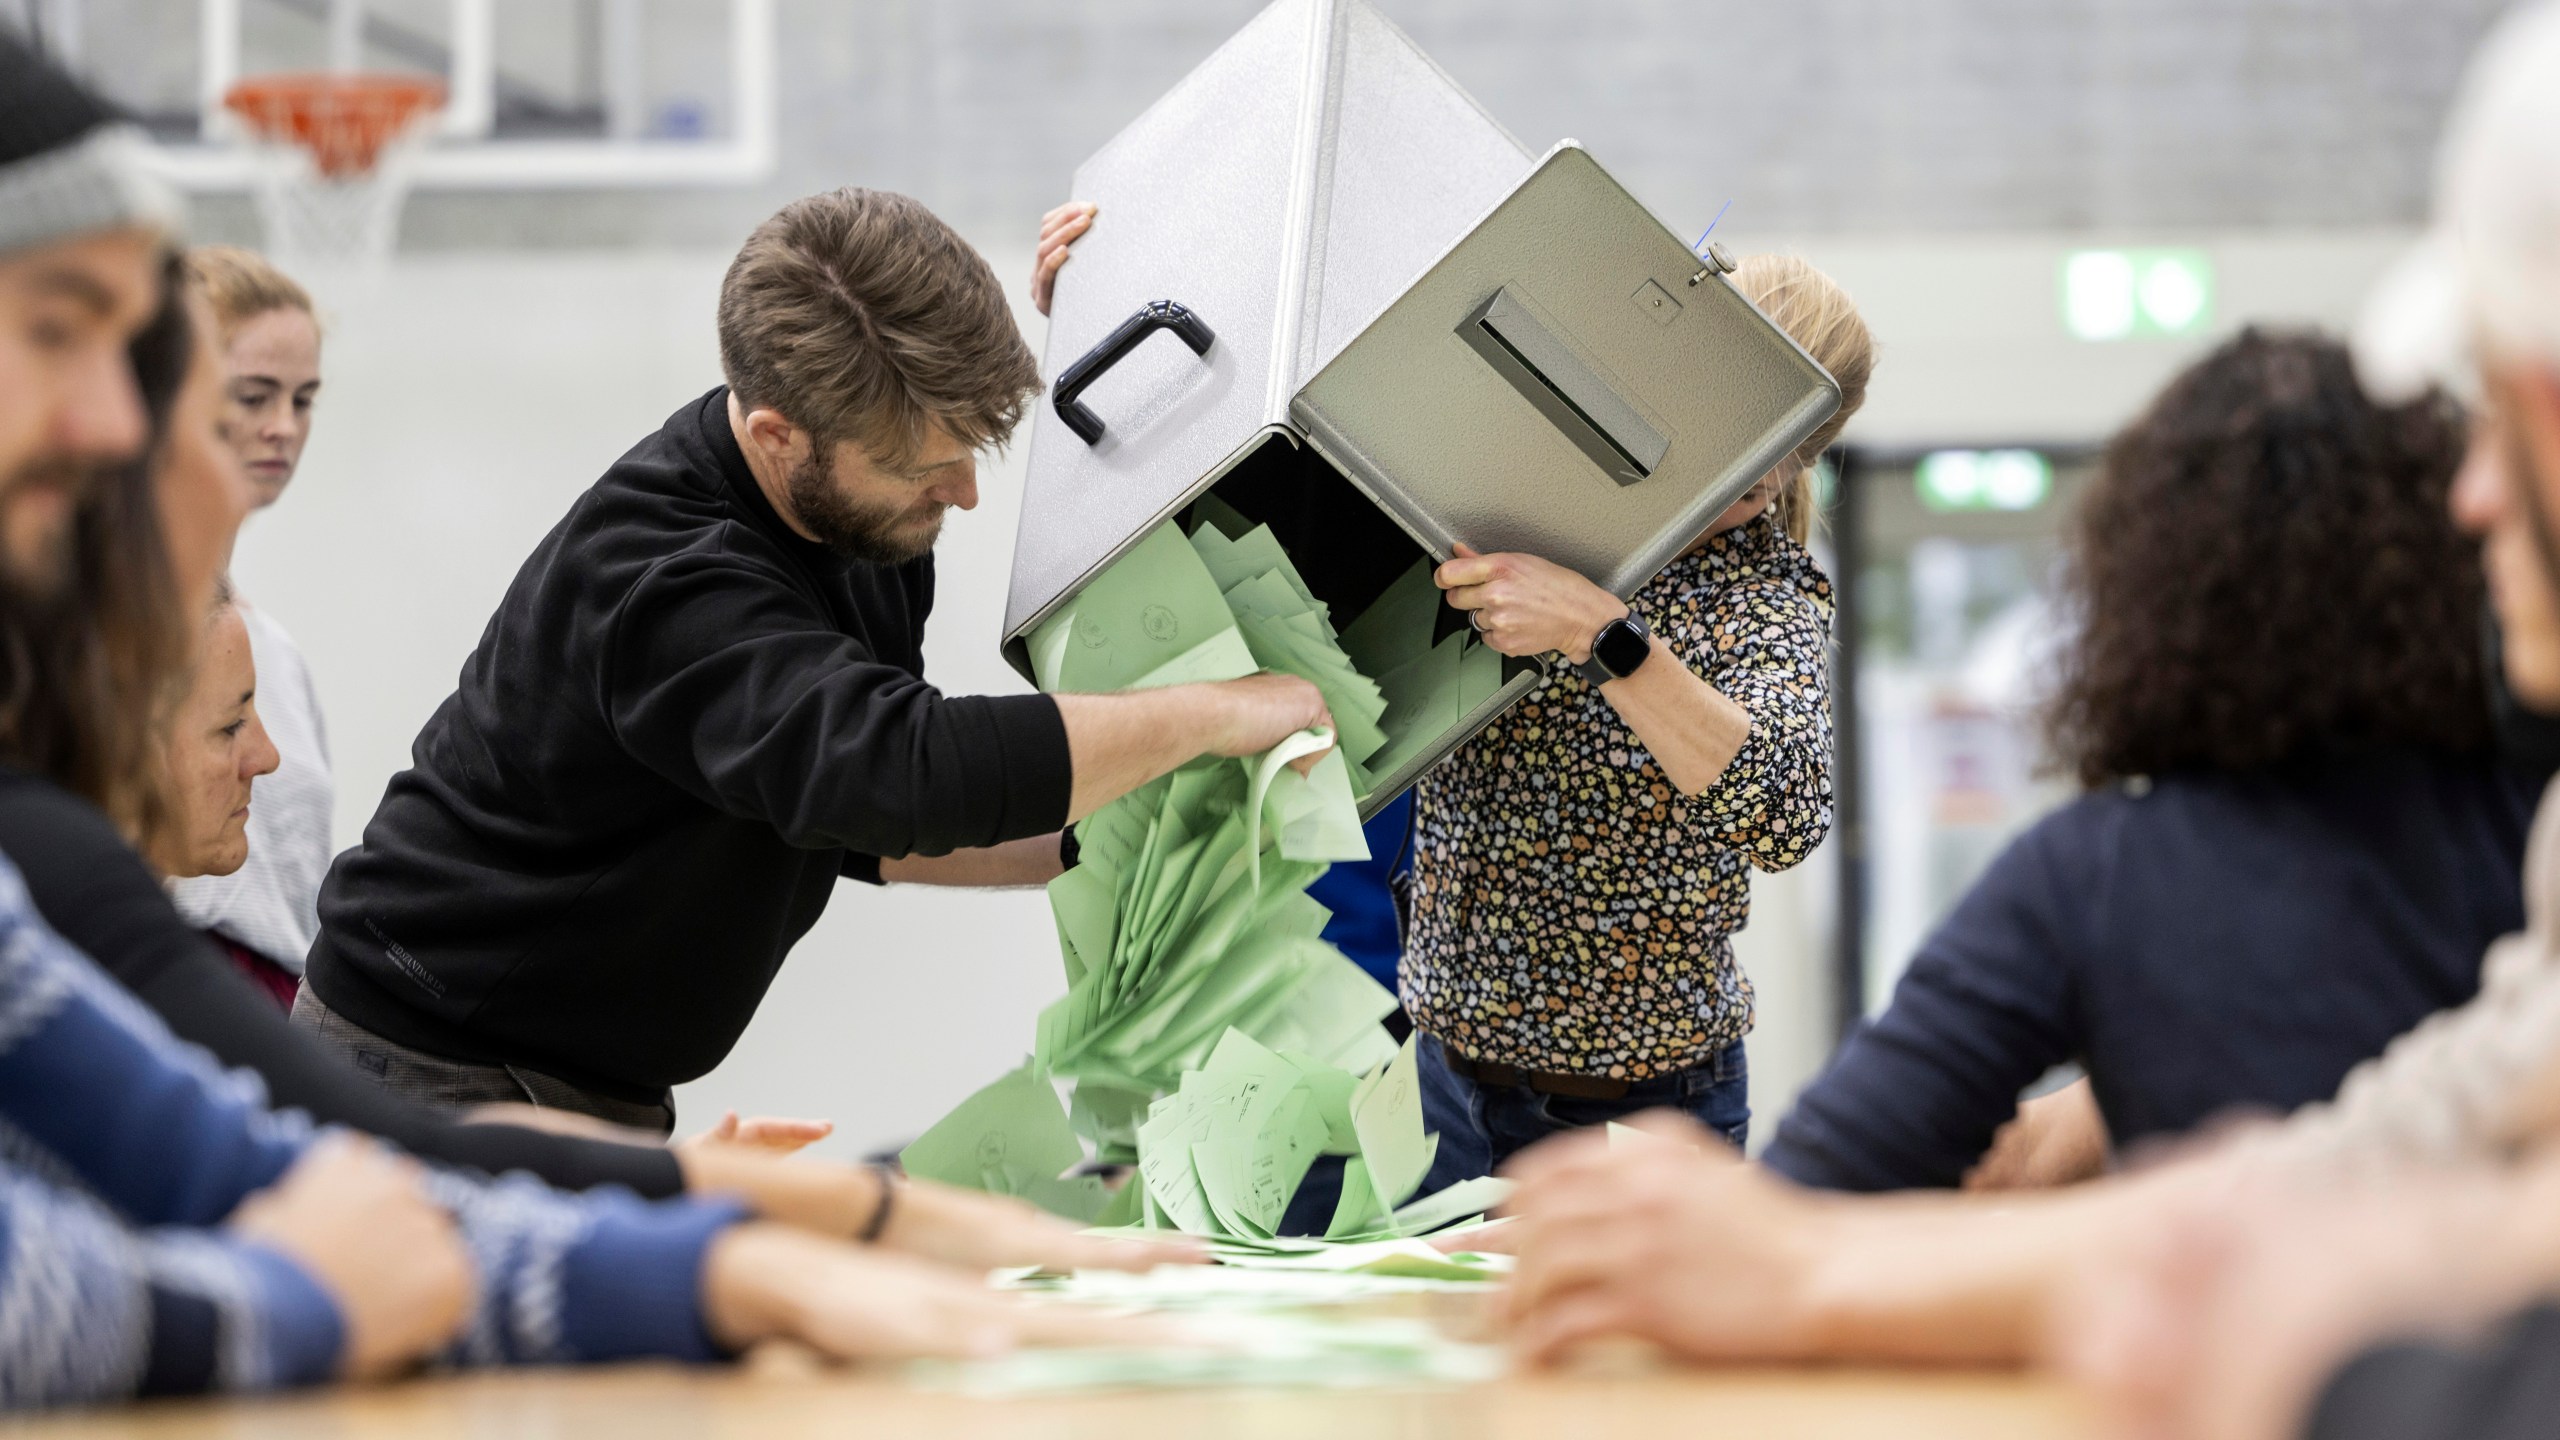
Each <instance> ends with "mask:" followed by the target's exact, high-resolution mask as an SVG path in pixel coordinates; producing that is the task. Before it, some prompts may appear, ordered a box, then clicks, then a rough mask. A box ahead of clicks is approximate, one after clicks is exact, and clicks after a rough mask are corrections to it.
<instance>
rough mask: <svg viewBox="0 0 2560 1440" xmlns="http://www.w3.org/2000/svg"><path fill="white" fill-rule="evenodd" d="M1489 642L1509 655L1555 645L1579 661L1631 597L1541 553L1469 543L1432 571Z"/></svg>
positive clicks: (1542, 651) (1452, 602) (1587, 656)
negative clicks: (1495, 551)
mask: <svg viewBox="0 0 2560 1440" xmlns="http://www.w3.org/2000/svg"><path fill="white" fill-rule="evenodd" d="M1431 578H1432V579H1433V580H1434V581H1435V582H1437V583H1438V584H1439V586H1440V588H1441V589H1442V590H1443V591H1445V592H1447V596H1448V601H1449V604H1450V606H1451V607H1452V608H1454V609H1459V610H1464V611H1467V612H1469V613H1468V616H1467V621H1468V623H1469V624H1472V625H1474V626H1475V627H1476V633H1477V634H1479V635H1482V636H1483V637H1484V643H1485V644H1486V645H1488V646H1491V647H1492V648H1493V649H1494V650H1496V651H1498V652H1499V653H1501V654H1504V655H1543V654H1545V653H1547V652H1548V651H1550V650H1553V651H1556V652H1558V653H1560V654H1562V655H1563V656H1564V658H1566V659H1567V660H1570V661H1572V662H1573V663H1575V664H1576V665H1579V664H1582V663H1583V662H1585V661H1587V660H1589V659H1590V658H1591V642H1592V640H1593V639H1594V638H1596V637H1597V636H1598V635H1599V634H1600V629H1601V627H1602V626H1604V625H1607V624H1608V623H1609V622H1610V621H1612V620H1617V619H1621V618H1624V616H1625V615H1626V613H1627V602H1625V601H1624V600H1621V599H1619V598H1618V597H1617V596H1615V595H1612V594H1610V593H1609V592H1608V591H1606V590H1603V589H1601V588H1600V587H1599V586H1597V585H1594V584H1592V583H1591V582H1590V581H1588V580H1586V579H1584V578H1583V577H1581V576H1580V575H1577V574H1575V573H1574V572H1573V571H1571V570H1568V569H1566V568H1565V567H1563V566H1561V565H1558V564H1556V563H1555V562H1553V561H1551V560H1541V559H1539V558H1538V557H1537V556H1535V555H1515V554H1501V555H1482V554H1478V553H1477V552H1476V551H1475V550H1473V549H1471V548H1469V547H1468V546H1465V545H1460V546H1459V547H1458V553H1457V557H1456V558H1455V559H1452V560H1450V561H1449V562H1448V563H1446V564H1444V565H1442V566H1441V567H1440V568H1439V570H1438V571H1436V572H1434V574H1433V575H1432V577H1431Z"/></svg>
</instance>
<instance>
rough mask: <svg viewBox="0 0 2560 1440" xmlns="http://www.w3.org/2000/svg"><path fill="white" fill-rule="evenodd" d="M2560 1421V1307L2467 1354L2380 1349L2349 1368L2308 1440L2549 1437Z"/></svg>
mask: <svg viewBox="0 0 2560 1440" xmlns="http://www.w3.org/2000/svg"><path fill="white" fill-rule="evenodd" d="M2555 1415H2560V1309H2554V1308H2553V1307H2551V1306H2548V1305H2545V1306H2540V1307H2538V1308H2535V1309H2532V1310H2528V1311H2526V1312H2525V1313H2524V1314H2523V1315H2522V1316H2520V1317H2518V1318H2517V1319H2516V1320H2515V1321H2514V1322H2513V1323H2512V1324H2510V1325H2508V1326H2506V1327H2504V1328H2503V1329H2501V1330H2500V1331H2499V1332H2498V1333H2497V1334H2495V1335H2492V1336H2490V1337H2489V1338H2487V1339H2485V1340H2483V1341H2481V1342H2480V1343H2478V1344H2477V1345H2474V1346H2471V1347H2469V1348H2465V1349H2452V1348H2448V1347H2444V1346H2438V1345H2419V1344H2406V1343H2403V1344H2391V1345H2381V1346H2377V1347H2375V1348H2373V1349H2371V1350H2368V1351H2366V1352H2365V1353H2364V1354H2362V1355H2360V1356H2357V1357H2356V1358H2355V1359H2353V1360H2350V1361H2348V1362H2347V1363H2346V1364H2345V1365H2344V1366H2342V1367H2340V1368H2339V1370H2338V1373H2337V1374H2336V1375H2335V1376H2334V1377H2332V1378H2331V1379H2330V1381H2329V1384H2328V1388H2327V1389H2326V1390H2325V1391H2324V1392H2323V1393H2322V1394H2321V1395H2320V1397H2319V1399H2318V1401H2317V1402H2316V1403H2315V1404H2314V1405H2313V1407H2312V1412H2311V1418H2310V1423H2308V1424H2307V1425H2305V1426H2304V1427H2303V1436H2304V1440H2540V1437H2542V1436H2547V1435H2549V1434H2550V1433H2551V1432H2552V1419H2553V1417H2554V1416H2555Z"/></svg>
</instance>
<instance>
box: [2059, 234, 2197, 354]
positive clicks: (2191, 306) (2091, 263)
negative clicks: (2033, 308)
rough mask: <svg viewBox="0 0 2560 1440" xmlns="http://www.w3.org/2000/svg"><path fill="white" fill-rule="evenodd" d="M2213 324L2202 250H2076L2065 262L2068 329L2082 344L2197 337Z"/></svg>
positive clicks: (2064, 321) (2064, 298)
mask: <svg viewBox="0 0 2560 1440" xmlns="http://www.w3.org/2000/svg"><path fill="white" fill-rule="evenodd" d="M2212 323H2213V261H2212V259H2211V258H2209V257H2208V256H2206V254H2205V253H2204V252H2203V251H2201V250H2075V251H2073V252H2072V253H2071V254H2069V255H2067V256H2065V257H2063V261H2062V325H2063V328H2064V329H2066V330H2069V331H2070V332H2071V333H2072V334H2073V335H2075V336H2077V337H2078V338H2080V339H2082V340H2127V339H2133V338H2136V337H2139V336H2146V335H2193V334H2195V333H2197V332H2198V331H2201V330H2203V329H2204V328H2205V327H2207V326H2209V325H2211V324H2212Z"/></svg>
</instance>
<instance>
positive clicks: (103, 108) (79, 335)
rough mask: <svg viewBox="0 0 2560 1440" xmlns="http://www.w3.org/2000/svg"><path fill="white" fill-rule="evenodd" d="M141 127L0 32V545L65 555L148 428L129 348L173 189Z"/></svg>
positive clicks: (157, 277)
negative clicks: (111, 465)
mask: <svg viewBox="0 0 2560 1440" xmlns="http://www.w3.org/2000/svg"><path fill="white" fill-rule="evenodd" d="M144 144H145V142H144V141H143V139H142V136H141V132H139V131H138V130H136V129H135V128H134V127H132V126H131V125H129V124H126V123H124V122H123V120H122V119H121V117H120V116H118V114H117V113H116V111H115V110H114V108H113V107H112V106H110V105H108V104H107V103H106V102H105V101H103V100H101V99H99V98H98V97H97V96H95V95H93V94H91V93H89V92H88V91H87V90H86V89H83V88H82V87H81V85H80V84H79V82H77V81H75V80H73V79H72V78H71V77H70V76H68V75H65V74H63V73H62V72H61V71H60V70H59V69H56V68H55V67H54V66H53V65H51V64H50V63H48V62H47V61H46V60H45V59H44V57H42V56H40V55H37V54H36V53H34V52H33V51H31V50H29V49H28V48H26V46H24V45H23V44H21V43H20V42H18V41H17V40H16V39H14V38H12V37H11V36H9V35H7V34H5V33H0V550H5V555H6V558H7V559H8V560H9V562H10V567H9V568H10V572H11V573H13V574H17V575H21V576H42V575H44V574H46V573H49V572H50V571H51V570H52V569H53V568H55V567H56V566H58V565H59V563H60V555H59V551H60V549H61V544H62V538H63V536H64V534H65V531H66V527H67V526H68V524H69V521H70V517H71V514H72V511H73V509H74V507H75V505H76V503H77V501H78V499H79V491H80V488H81V486H82V484H83V483H84V482H85V480H86V479H87V478H88V477H89V476H91V475H93V474H94V473H95V472H96V470H97V468H98V466H99V465H100V464H101V463H104V462H110V461H115V460H120V459H126V458H129V457H131V456H132V455H134V454H135V453H137V452H138V451H139V450H140V449H141V447H142V444H143V440H144V436H145V430H146V426H145V424H144V419H143V413H142V402H141V400H140V398H139V397H138V396H137V394H136V393H135V389H134V381H133V371H132V366H131V364H130V362H129V360H128V358H127V356H126V353H125V346H126V344H127V342H128V341H130V340H131V339H132V338H133V337H134V335H135V334H137V333H138V332H139V331H140V330H141V329H142V327H143V325H144V324H145V322H147V321H148V320H149V319H150V318H151V317H152V315H153V314H154V313H155V312H156V311H157V310H158V309H159V308H160V304H161V300H162V284H163V275H162V272H163V270H164V268H165V264H166V257H167V254H168V250H169V247H170V245H171V243H172V240H173V237H174V235H175V233H176V231H177V226H178V214H179V203H178V197H177V194H176V192H175V191H173V190H172V189H171V188H170V187H169V186H168V185H167V184H166V183H165V182H163V181H161V180H160V179H158V178H157V177H156V176H154V175H153V174H152V173H151V171H150V170H149V168H148V167H147V166H146V165H145V163H144V156H143V147H144Z"/></svg>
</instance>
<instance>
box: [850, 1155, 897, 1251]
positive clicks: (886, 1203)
mask: <svg viewBox="0 0 2560 1440" xmlns="http://www.w3.org/2000/svg"><path fill="white" fill-rule="evenodd" d="M871 1173H872V1174H873V1175H876V1176H878V1177H879V1179H880V1208H879V1209H877V1210H874V1211H872V1212H871V1222H870V1223H869V1224H867V1225H865V1226H863V1227H862V1233H861V1234H859V1235H857V1236H855V1237H854V1238H855V1239H857V1240H859V1241H861V1242H862V1243H863V1244H865V1245H871V1244H876V1243H878V1241H879V1239H880V1236H881V1234H882V1233H883V1232H884V1231H886V1230H887V1229H888V1228H889V1212H890V1211H892V1210H895V1209H896V1208H897V1200H898V1172H897V1168H896V1167H895V1166H892V1165H887V1164H884V1163H882V1162H880V1161H877V1160H874V1161H872V1162H871Z"/></svg>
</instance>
